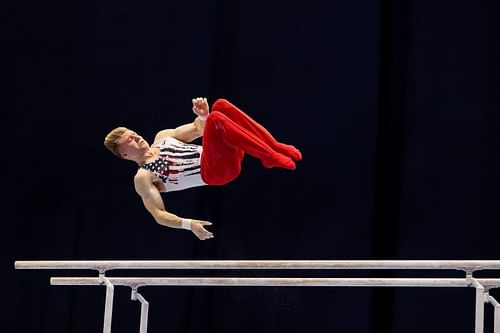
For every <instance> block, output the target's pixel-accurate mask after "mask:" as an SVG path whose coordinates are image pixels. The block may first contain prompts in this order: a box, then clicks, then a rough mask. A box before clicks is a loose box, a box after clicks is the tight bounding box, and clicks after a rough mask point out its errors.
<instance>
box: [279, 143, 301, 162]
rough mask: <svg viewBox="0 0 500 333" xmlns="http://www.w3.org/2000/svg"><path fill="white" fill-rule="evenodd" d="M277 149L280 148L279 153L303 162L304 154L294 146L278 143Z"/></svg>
mask: <svg viewBox="0 0 500 333" xmlns="http://www.w3.org/2000/svg"><path fill="white" fill-rule="evenodd" d="M277 148H278V149H276V150H277V151H279V152H280V153H281V154H283V155H285V156H288V157H290V158H291V159H293V160H294V161H300V160H302V153H301V152H300V150H298V149H297V148H295V147H294V146H292V145H286V144H284V143H281V142H278V147H277Z"/></svg>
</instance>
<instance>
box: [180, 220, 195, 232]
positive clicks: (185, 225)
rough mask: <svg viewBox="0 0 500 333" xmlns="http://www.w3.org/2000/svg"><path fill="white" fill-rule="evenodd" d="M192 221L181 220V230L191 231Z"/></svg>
mask: <svg viewBox="0 0 500 333" xmlns="http://www.w3.org/2000/svg"><path fill="white" fill-rule="evenodd" d="M192 221H193V220H191V219H181V227H182V229H186V230H191V222H192Z"/></svg>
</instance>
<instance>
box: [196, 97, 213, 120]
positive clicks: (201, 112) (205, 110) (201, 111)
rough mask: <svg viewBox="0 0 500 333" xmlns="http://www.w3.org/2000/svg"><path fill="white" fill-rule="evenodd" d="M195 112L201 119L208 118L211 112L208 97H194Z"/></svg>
mask: <svg viewBox="0 0 500 333" xmlns="http://www.w3.org/2000/svg"><path fill="white" fill-rule="evenodd" d="M192 102H193V112H194V113H195V114H196V115H198V117H200V119H201V120H206V119H207V117H208V114H209V112H210V110H209V107H208V102H207V99H206V98H202V97H197V98H193V100H192Z"/></svg>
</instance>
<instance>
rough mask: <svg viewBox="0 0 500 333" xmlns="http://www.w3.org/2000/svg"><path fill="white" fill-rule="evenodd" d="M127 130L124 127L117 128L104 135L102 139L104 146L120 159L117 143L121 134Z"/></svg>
mask: <svg viewBox="0 0 500 333" xmlns="http://www.w3.org/2000/svg"><path fill="white" fill-rule="evenodd" d="M126 130H127V128H126V127H117V128H115V129H114V130H112V131H111V132H109V133H108V135H106V137H105V138H104V146H105V147H106V148H107V149H108V150H109V151H111V152H112V153H113V154H115V155H116V156H118V157H120V158H121V157H122V156H121V154H120V152H119V151H118V141H119V140H120V138H121V137H122V135H123V133H125V131H126Z"/></svg>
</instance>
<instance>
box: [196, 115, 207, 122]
mask: <svg viewBox="0 0 500 333" xmlns="http://www.w3.org/2000/svg"><path fill="white" fill-rule="evenodd" d="M198 118H200V120H201V121H206V120H207V118H208V115H206V116H198Z"/></svg>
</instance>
